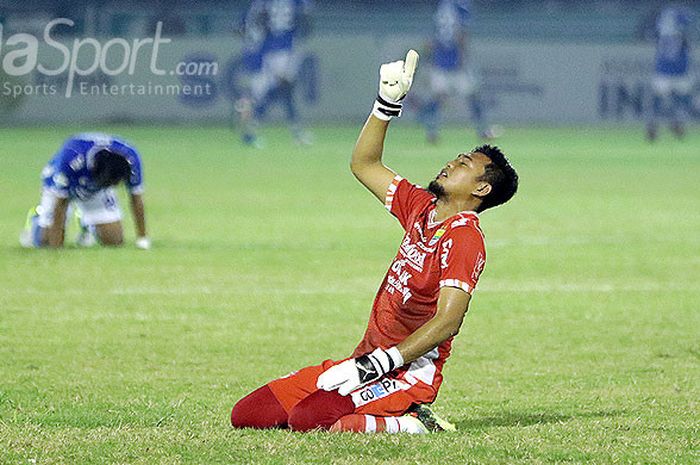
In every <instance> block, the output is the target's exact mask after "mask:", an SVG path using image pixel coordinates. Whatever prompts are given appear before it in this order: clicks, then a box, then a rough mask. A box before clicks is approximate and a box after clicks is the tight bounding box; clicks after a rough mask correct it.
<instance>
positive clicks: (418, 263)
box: [399, 234, 427, 272]
mask: <svg viewBox="0 0 700 465" xmlns="http://www.w3.org/2000/svg"><path fill="white" fill-rule="evenodd" d="M399 250H400V251H401V255H402V256H404V257H405V258H406V259H407V260H408V263H409V265H411V266H412V267H413V268H415V269H416V270H417V271H419V272H421V271H423V265H424V264H425V257H426V255H427V254H426V253H424V252H421V251H420V250H418V247H417V246H416V244H412V243H411V238H410V237H409V236H408V234H406V236H404V238H403V242H401V247H400V248H399Z"/></svg>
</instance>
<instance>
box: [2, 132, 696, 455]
mask: <svg viewBox="0 0 700 465" xmlns="http://www.w3.org/2000/svg"><path fill="white" fill-rule="evenodd" d="M84 129H86V128H53V129H48V128H45V129H0V140H1V141H2V150H0V166H2V167H3V173H2V177H1V179H2V182H1V183H0V197H1V198H2V199H3V200H2V209H1V210H0V463H3V464H33V463H37V464H50V463H56V464H105V463H110V464H111V463H115V464H116V463H119V464H126V463H129V464H157V463H163V464H173V463H201V464H213V463H277V464H286V463H317V464H326V463H343V464H373V463H391V464H404V463H417V464H427V463H433V464H463V463H564V462H566V463H596V464H599V463H679V464H690V463H698V462H700V441H699V438H700V432H699V425H700V421H699V416H700V415H699V408H698V407H699V406H698V402H699V400H700V395H699V392H700V389H699V388H698V386H699V384H700V367H699V365H700V363H699V362H700V360H699V359H700V337H699V336H700V331H699V328H700V317H699V315H700V313H699V312H700V183H699V182H698V177H699V175H700V149H699V148H700V135H698V134H697V132H696V133H695V134H692V135H691V136H690V137H689V138H688V139H686V140H685V141H683V142H677V141H673V140H671V139H670V138H667V139H662V141H661V142H659V143H657V144H656V145H653V146H652V145H648V144H646V143H645V142H644V141H643V137H642V132H641V130H630V129H585V128H583V129H581V128H579V129H544V128H542V129H513V130H510V131H509V132H508V133H507V134H506V136H505V137H503V138H502V140H500V141H499V144H500V145H501V146H502V147H503V148H504V149H505V151H506V152H508V153H509V154H510V156H511V158H512V161H513V163H514V164H515V165H516V167H517V168H518V169H519V172H520V174H521V190H520V192H519V194H518V196H517V197H516V198H515V199H514V200H513V201H512V202H511V203H510V204H508V205H507V206H505V207H503V208H499V209H497V210H493V211H489V212H487V213H485V214H484V215H483V216H482V227H483V229H484V232H485V234H486V237H487V246H488V251H489V262H488V264H487V267H486V271H485V272H484V275H483V276H482V279H481V282H480V288H479V290H478V291H477V293H476V294H475V296H474V299H473V300H472V306H471V310H470V313H469V315H468V316H467V319H466V320H465V324H464V327H463V330H462V333H461V334H460V335H459V336H458V338H457V340H456V343H455V348H454V352H453V356H452V358H451V359H450V361H449V363H448V364H447V367H446V372H445V377H446V380H445V383H444V384H443V387H442V390H441V392H440V396H439V397H438V400H437V402H436V404H435V408H436V410H437V411H438V412H440V413H441V414H444V415H445V416H447V417H448V418H449V419H451V420H452V421H453V422H455V423H456V424H457V425H458V431H457V432H456V433H444V434H437V435H430V436H422V437H409V436H404V435H399V436H390V435H374V436H371V435H353V434H337V435H331V434H327V433H312V434H296V433H290V432H288V431H265V432H259V431H234V430H232V429H231V428H230V426H229V413H230V408H231V406H232V405H233V404H234V403H235V401H236V400H237V399H239V398H240V397H241V396H243V395H244V394H246V393H248V392H249V391H251V390H253V389H254V388H256V387H258V386H259V385H261V384H263V383H265V382H266V381H268V380H270V379H271V378H274V377H277V376H280V375H283V374H285V373H287V372H289V371H291V370H293V369H296V368H299V367H302V366H305V365H308V364H313V363H316V362H318V361H320V360H322V359H324V358H329V357H330V358H338V357H343V356H346V355H347V354H348V353H349V352H350V351H351V350H352V349H353V348H354V345H355V344H356V343H357V342H358V341H359V339H360V338H361V336H362V333H363V331H364V327H365V323H366V320H367V316H368V314H369V309H370V307H371V303H372V300H373V297H374V292H375V291H376V288H377V286H378V285H379V283H380V281H381V279H382V277H383V274H384V272H385V271H386V267H387V266H388V264H389V262H390V260H391V259H392V258H393V256H394V253H395V252H396V249H397V247H398V244H399V241H400V239H401V230H400V227H399V226H398V224H397V223H396V222H395V221H394V220H393V219H392V217H391V216H390V215H388V214H387V213H386V212H385V210H384V209H383V208H382V206H381V205H380V204H379V203H378V202H376V200H374V199H373V198H372V197H371V196H370V195H369V194H368V193H367V192H365V191H364V190H363V188H362V187H361V186H360V185H359V184H358V183H357V182H356V181H354V179H353V178H352V176H351V174H350V172H349V169H348V160H349V155H350V152H351V150H352V146H353V144H354V140H355V137H356V135H357V133H358V131H359V122H358V126H357V127H340V128H331V127H329V128H319V129H317V130H316V131H315V133H316V138H317V143H316V144H315V145H314V146H313V147H311V148H301V147H297V146H295V145H293V144H291V139H290V137H289V136H288V134H287V132H286V131H285V130H283V129H276V128H271V129H268V130H266V131H265V135H266V137H267V148H266V149H265V150H261V151H254V150H248V149H244V148H243V147H241V146H240V145H239V144H238V142H237V140H236V138H235V137H234V136H233V135H232V134H231V133H229V132H228V131H227V130H225V129H221V128H218V129H217V128H211V129H191V128H130V127H114V128H101V129H104V130H107V131H114V132H116V133H118V134H121V135H123V136H124V137H126V138H128V139H130V140H131V141H132V142H133V143H134V144H135V145H137V147H138V148H140V150H141V152H142V154H143V157H144V164H145V178H146V182H147V192H146V202H147V203H146V207H147V213H148V219H149V225H150V230H151V235H152V237H153V239H154V248H153V250H151V251H148V252H143V251H139V250H136V249H135V248H134V247H133V245H131V243H132V242H133V237H134V234H133V231H132V228H131V222H130V221H127V236H128V238H129V241H130V245H128V246H127V247H125V248H123V249H121V250H104V249H89V250H80V249H76V248H74V247H72V246H71V247H68V248H67V249H65V250H60V251H49V250H22V249H20V248H19V246H18V245H17V234H18V232H19V230H20V228H21V226H22V224H23V222H24V216H25V214H26V211H27V209H28V208H29V207H30V206H32V204H33V203H35V202H36V201H37V200H38V194H39V178H38V176H39V172H40V170H41V168H42V166H43V164H44V163H45V161H46V160H47V159H48V158H49V156H50V155H51V154H52V153H53V152H54V151H55V150H56V149H57V148H58V146H59V144H60V142H61V141H62V140H63V138H64V137H65V136H66V135H68V134H69V133H71V132H74V131H78V130H84ZM90 129H93V128H90ZM470 137H471V135H469V136H468V137H467V136H465V135H464V133H463V132H460V131H457V130H451V131H449V132H447V133H446V134H445V138H444V141H443V143H442V145H440V146H438V147H430V146H426V145H425V143H424V142H423V137H422V134H421V133H420V132H419V131H418V130H417V129H416V128H414V127H412V126H411V125H410V124H406V123H399V124H397V125H396V127H394V128H392V131H391V133H390V137H389V141H388V143H387V147H386V161H387V164H389V165H390V166H391V167H393V168H394V169H396V170H397V171H399V172H400V173H401V174H403V175H404V176H406V177H408V178H410V179H411V180H413V181H415V182H419V183H423V184H425V183H426V182H427V181H428V180H429V179H430V178H432V177H433V176H434V175H435V173H436V172H437V171H438V170H439V168H440V167H441V166H442V165H443V164H444V163H445V161H446V160H448V159H449V158H450V157H452V156H454V155H455V154H456V153H457V152H458V151H459V150H462V149H464V148H471V147H473V146H474V145H475V144H476V141H475V140H473V139H470ZM123 205H124V206H125V204H123ZM71 239H72V234H71Z"/></svg>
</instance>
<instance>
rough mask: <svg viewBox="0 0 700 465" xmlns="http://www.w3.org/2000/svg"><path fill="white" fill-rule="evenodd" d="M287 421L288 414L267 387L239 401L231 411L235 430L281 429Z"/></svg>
mask: <svg viewBox="0 0 700 465" xmlns="http://www.w3.org/2000/svg"><path fill="white" fill-rule="evenodd" d="M287 420H288V416H287V412H285V410H284V408H282V405H281V404H280V403H279V401H278V400H277V398H276V397H275V395H274V394H273V393H272V391H271V390H270V388H269V387H268V386H267V385H265V386H263V387H261V388H258V389H256V390H255V391H253V392H251V393H250V394H248V395H247V396H245V397H244V398H243V399H241V400H239V401H238V402H237V403H236V405H235V406H234V407H233V410H231V425H232V426H233V427H234V428H260V429H264V428H279V427H284V426H286V425H287Z"/></svg>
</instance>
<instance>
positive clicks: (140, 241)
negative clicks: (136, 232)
mask: <svg viewBox="0 0 700 465" xmlns="http://www.w3.org/2000/svg"><path fill="white" fill-rule="evenodd" d="M135 245H136V248H137V249H141V250H149V249H150V248H151V239H150V238H149V237H148V236H141V237H137V238H136V242H135Z"/></svg>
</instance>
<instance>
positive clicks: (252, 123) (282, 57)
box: [235, 0, 311, 146]
mask: <svg viewBox="0 0 700 465" xmlns="http://www.w3.org/2000/svg"><path fill="white" fill-rule="evenodd" d="M310 9H311V3H310V1H309V0H253V2H252V3H251V5H250V7H249V9H248V11H247V13H246V15H245V18H244V20H243V27H242V33H243V40H244V46H243V66H244V68H245V71H246V74H247V77H248V79H247V80H248V83H247V85H246V86H245V87H247V95H245V96H243V97H242V98H240V99H238V101H237V102H236V104H235V109H236V111H237V113H238V114H239V120H240V123H241V129H242V139H243V142H244V143H246V144H248V145H253V146H259V145H260V142H259V140H258V137H257V134H256V129H257V127H258V126H259V121H260V120H261V119H262V118H263V117H264V116H265V114H266V113H267V111H268V109H269V108H270V106H271V105H272V104H273V103H274V102H275V101H278V102H280V103H281V104H282V106H283V107H284V110H285V115H286V119H287V124H288V125H289V128H290V130H291V131H292V134H293V136H294V138H295V140H296V141H297V142H298V143H301V144H308V143H310V142H311V138H310V135H309V133H308V132H306V131H305V130H304V129H303V128H302V126H301V123H300V120H299V112H298V110H297V105H296V102H295V99H294V91H295V88H296V84H297V77H298V71H299V52H298V50H297V42H298V41H299V39H300V38H301V37H303V36H305V35H307V34H308V32H309V29H310V21H309V12H310Z"/></svg>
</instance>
